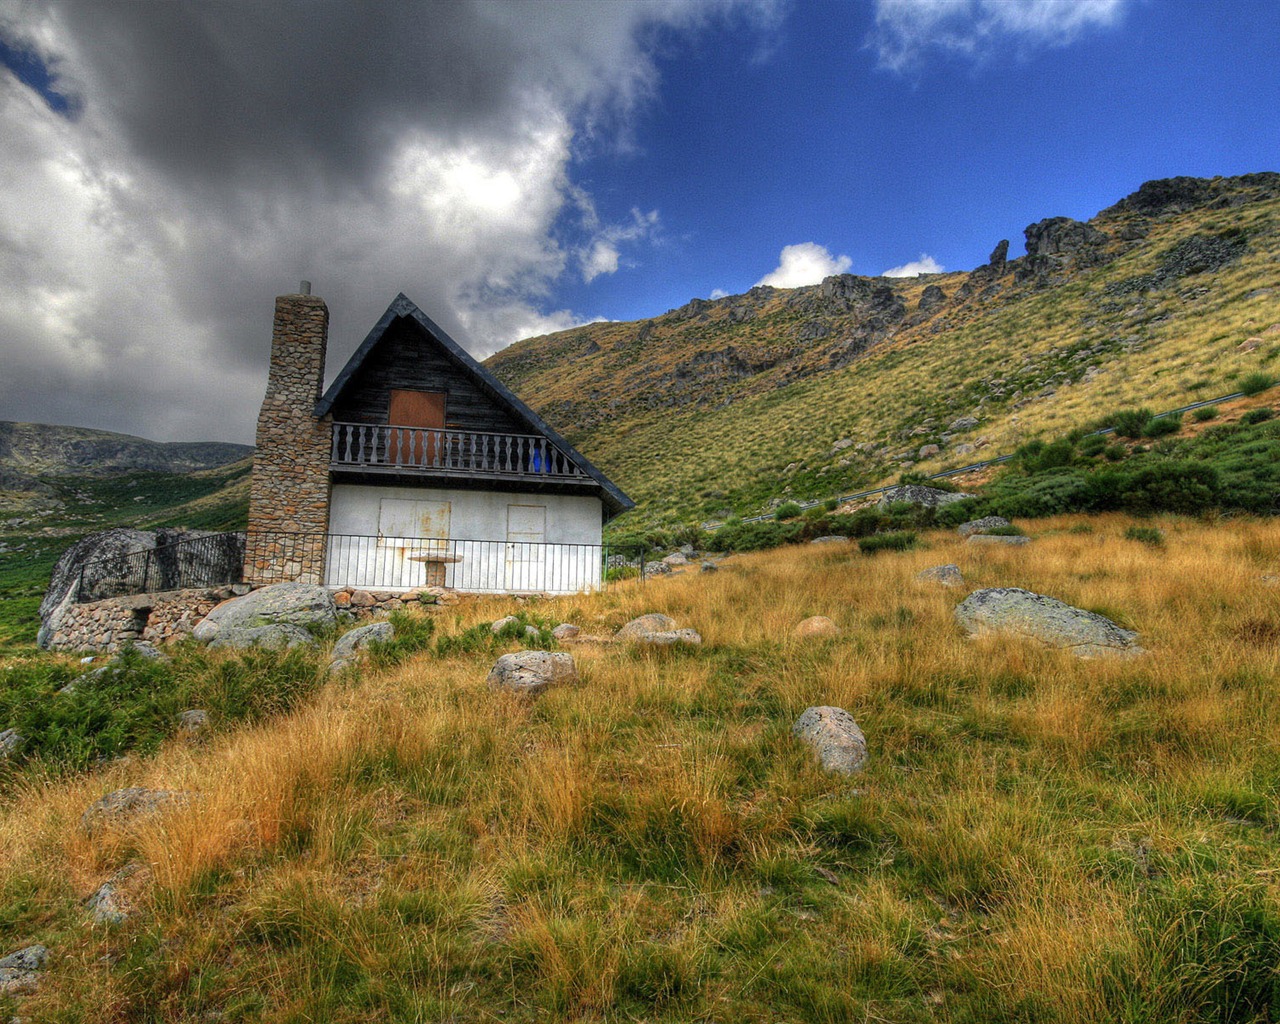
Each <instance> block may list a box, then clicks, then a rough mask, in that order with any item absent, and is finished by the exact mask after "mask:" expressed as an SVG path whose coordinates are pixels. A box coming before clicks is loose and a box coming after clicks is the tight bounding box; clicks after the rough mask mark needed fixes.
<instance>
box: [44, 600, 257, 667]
mask: <svg viewBox="0 0 1280 1024" xmlns="http://www.w3.org/2000/svg"><path fill="white" fill-rule="evenodd" d="M243 589H244V588H243V587H236V588H235V589H232V588H231V587H218V588H215V589H196V590H169V591H166V592H164V593H160V594H134V595H131V596H129V597H113V598H109V599H108V600H106V601H94V602H92V603H90V604H78V605H73V606H72V607H71V608H69V609H68V610H67V612H66V613H65V614H64V615H63V616H62V618H61V619H60V620H59V622H58V628H57V630H56V631H55V632H54V634H53V636H52V637H51V638H50V640H49V650H51V651H102V652H105V653H108V654H114V653H115V652H116V651H118V650H120V647H121V646H122V645H123V644H125V643H128V642H130V641H134V640H146V641H149V642H150V643H153V644H157V645H158V644H161V643H163V642H164V641H165V640H169V639H171V638H173V637H175V636H181V635H183V634H186V633H190V632H191V631H192V630H193V629H194V628H195V625H196V623H197V622H199V621H200V620H201V619H203V618H204V617H205V616H206V615H208V614H209V611H210V610H211V609H212V608H213V606H214V605H216V604H218V603H219V602H221V601H225V600H226V599H227V598H229V597H233V596H235V592H236V591H237V590H243Z"/></svg>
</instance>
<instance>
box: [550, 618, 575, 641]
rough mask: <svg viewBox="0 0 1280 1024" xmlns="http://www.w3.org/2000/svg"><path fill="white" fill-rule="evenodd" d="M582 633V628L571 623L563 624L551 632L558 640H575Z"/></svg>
mask: <svg viewBox="0 0 1280 1024" xmlns="http://www.w3.org/2000/svg"><path fill="white" fill-rule="evenodd" d="M581 633H582V627H581V626H575V625H573V623H571V622H562V623H560V625H558V626H556V628H555V629H553V630H552V631H551V635H552V636H553V637H554V638H555V639H557V640H573V639H575V638H576V637H578V636H579V635H580V634H581Z"/></svg>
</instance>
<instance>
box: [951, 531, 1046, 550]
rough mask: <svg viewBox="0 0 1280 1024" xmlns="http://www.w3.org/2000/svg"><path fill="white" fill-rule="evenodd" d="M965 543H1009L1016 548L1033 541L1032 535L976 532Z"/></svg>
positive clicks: (979, 544)
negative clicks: (1007, 535)
mask: <svg viewBox="0 0 1280 1024" xmlns="http://www.w3.org/2000/svg"><path fill="white" fill-rule="evenodd" d="M965 543H966V544H975V545H978V546H981V545H983V544H987V545H992V544H995V545H999V544H1005V545H1008V546H1011V547H1015V548H1016V547H1021V546H1022V545H1024V544H1030V543H1031V538H1030V537H1018V536H1013V537H1006V536H1003V535H1001V534H996V535H995V536H991V535H990V534H985V533H976V534H974V535H973V536H972V537H970V538H969V539H968V540H967V541H965Z"/></svg>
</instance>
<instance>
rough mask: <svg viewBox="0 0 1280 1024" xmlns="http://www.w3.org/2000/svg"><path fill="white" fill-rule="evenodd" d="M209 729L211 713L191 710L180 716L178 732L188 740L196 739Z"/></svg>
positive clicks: (196, 709)
mask: <svg viewBox="0 0 1280 1024" xmlns="http://www.w3.org/2000/svg"><path fill="white" fill-rule="evenodd" d="M208 728H209V712H207V711H205V710H203V709H201V708H189V709H188V710H186V711H183V712H182V713H181V714H179V715H178V732H179V733H180V734H181V735H183V736H185V737H186V738H187V739H195V738H196V737H197V736H199V735H200V734H201V733H203V732H205V731H206V730H207V729H208Z"/></svg>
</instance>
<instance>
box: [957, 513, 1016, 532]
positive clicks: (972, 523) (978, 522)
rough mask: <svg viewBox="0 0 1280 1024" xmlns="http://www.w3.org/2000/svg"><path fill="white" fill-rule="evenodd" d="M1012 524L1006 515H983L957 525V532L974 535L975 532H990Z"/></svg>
mask: <svg viewBox="0 0 1280 1024" xmlns="http://www.w3.org/2000/svg"><path fill="white" fill-rule="evenodd" d="M1012 525H1013V524H1012V523H1010V522H1009V520H1007V519H1005V518H1004V516H983V517H982V518H981V519H971V520H969V522H967V523H961V524H960V525H959V526H957V527H956V532H957V533H958V534H960V536H961V537H972V536H973V535H974V534H978V533H989V532H990V531H992V530H995V529H998V528H1000V527H1003V526H1012Z"/></svg>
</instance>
